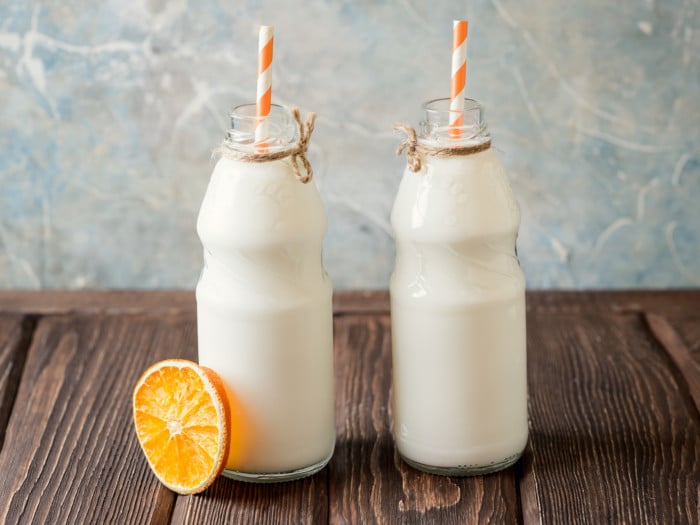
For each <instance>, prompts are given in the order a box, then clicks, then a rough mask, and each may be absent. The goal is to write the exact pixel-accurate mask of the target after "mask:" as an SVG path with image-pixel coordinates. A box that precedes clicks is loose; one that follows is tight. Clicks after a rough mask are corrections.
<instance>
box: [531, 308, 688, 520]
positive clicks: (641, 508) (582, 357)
mask: <svg viewBox="0 0 700 525" xmlns="http://www.w3.org/2000/svg"><path fill="white" fill-rule="evenodd" d="M528 350H529V356H528V357H529V360H528V378H529V389H530V390H529V396H530V399H529V407H530V417H531V426H532V432H531V437H530V454H531V462H532V469H531V472H530V476H529V478H526V480H527V481H528V483H521V485H520V491H521V496H522V498H523V501H529V502H535V503H536V505H537V506H539V510H540V512H541V515H540V519H541V522H542V523H553V524H554V523H635V524H645V523H648V524H657V523H693V522H694V521H695V519H696V518H697V510H698V509H697V503H698V500H697V496H698V494H697V488H698V481H697V473H698V472H699V471H700V420H699V417H698V414H697V412H695V411H694V410H693V409H692V406H689V404H688V403H687V402H686V401H685V400H684V399H683V397H682V395H680V394H679V391H678V389H677V388H676V386H675V380H674V375H673V371H672V370H671V367H670V366H669V361H668V359H667V358H666V356H665V355H664V353H663V350H662V349H661V348H659V347H658V345H657V343H656V342H655V341H654V340H653V339H652V338H651V337H650V335H649V334H648V332H647V331H646V329H645V327H644V324H643V322H642V320H641V318H640V316H637V315H611V314H609V313H608V314H602V313H599V314H582V313H579V314H576V315H568V314H560V315H554V314H546V313H538V312H532V313H531V314H530V315H529V317H528ZM533 490H534V491H536V493H535V494H532V491H533ZM523 516H524V518H526V519H527V518H528V514H527V513H524V514H523ZM538 521H539V520H538ZM529 522H530V520H529V519H528V520H527V521H526V523H529Z"/></svg>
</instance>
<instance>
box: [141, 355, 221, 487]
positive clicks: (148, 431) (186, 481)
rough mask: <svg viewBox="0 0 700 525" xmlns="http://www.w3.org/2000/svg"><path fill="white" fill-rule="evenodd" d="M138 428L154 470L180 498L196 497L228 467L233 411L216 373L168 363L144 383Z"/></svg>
mask: <svg viewBox="0 0 700 525" xmlns="http://www.w3.org/2000/svg"><path fill="white" fill-rule="evenodd" d="M133 412H134V426H135V428H136V435H137V438H138V440H139V444H140V445H141V449H142V450H143V452H144V454H145V455H146V460H147V461H148V465H149V466H150V467H151V470H152V471H153V473H154V474H155V475H156V477H157V478H158V479H159V480H160V482H161V483H163V485H165V486H166V487H168V488H169V489H171V490H173V491H175V492H177V493H179V494H195V493H197V492H201V491H203V490H204V489H206V488H207V487H208V486H209V485H211V484H212V483H213V482H214V480H215V479H216V477H217V476H218V475H219V474H221V471H222V470H223V469H224V466H225V464H226V460H227V457H228V450H229V435H230V433H231V411H230V408H229V402H228V399H227V395H226V389H225V387H224V383H223V381H222V380H221V378H220V377H219V376H218V375H217V374H216V372H214V371H213V370H211V369H209V368H206V367H203V366H199V365H197V364H196V363H193V362H191V361H186V360H184V359H166V360H165V361H161V362H159V363H156V364H154V365H153V366H151V367H150V368H149V369H148V370H146V372H144V374H143V375H142V376H141V378H140V379H139V381H138V383H137V384H136V387H135V388H134V395H133Z"/></svg>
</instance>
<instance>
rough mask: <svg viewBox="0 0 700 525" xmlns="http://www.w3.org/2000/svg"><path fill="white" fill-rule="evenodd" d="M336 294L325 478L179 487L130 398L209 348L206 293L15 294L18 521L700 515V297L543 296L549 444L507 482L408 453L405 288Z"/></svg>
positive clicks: (539, 354) (12, 514) (537, 367)
mask: <svg viewBox="0 0 700 525" xmlns="http://www.w3.org/2000/svg"><path fill="white" fill-rule="evenodd" d="M334 305H335V313H336V315H335V363H336V366H335V370H336V422H337V432H338V441H337V444H336V451H335V454H334V456H333V458H332V460H331V462H330V464H329V465H328V467H327V468H325V469H324V470H323V471H321V472H320V473H318V474H316V475H315V476H313V477H311V478H308V479H305V480H301V481H297V482H289V483H283V484H273V485H256V484H246V483H240V482H234V481H231V480H228V479H224V478H220V479H218V480H217V481H216V482H215V483H214V485H213V486H212V487H211V488H210V489H208V490H207V491H205V492H204V493H203V494H200V495H196V496H177V495H176V494H174V493H172V492H170V491H169V490H167V489H165V488H164V487H162V486H161V485H160V484H159V483H158V482H157V481H156V479H155V478H154V477H153V475H152V474H151V473H150V471H149V469H148V467H147V465H146V462H145V460H144V459H143V457H142V456H141V452H140V450H139V446H138V443H137V441H136V438H135V435H134V432H133V429H132V422H131V391H132V388H133V385H134V384H135V382H136V380H137V379H138V377H139V375H140V374H141V373H142V372H143V370H144V369H145V368H146V367H147V366H148V365H149V364H151V363H153V362H155V361H158V360H160V359H164V358H166V357H185V358H189V359H194V358H196V323H195V320H194V312H195V309H194V298H193V294H192V293H191V292H185V291H183V292H139V291H123V292H16V291H5V292H0V447H1V448H0V523H84V522H89V523H178V524H194V523H313V524H316V523H334V524H335V523H392V524H393V523H445V524H450V523H489V522H490V523H527V524H530V523H546V524H548V523H552V524H559V523H595V524H597V523H634V524H637V523H640V524H642V523H650V524H652V523H653V524H657V523H673V524H675V523H697V522H698V516H700V507H699V497H700V496H699V494H700V413H699V412H698V409H699V407H700V291H669V292H653V291H639V292H530V293H528V379H529V410H530V418H531V422H530V427H531V428H530V430H531V434H530V442H529V445H528V448H527V451H526V454H525V456H524V457H523V459H522V460H521V461H520V462H519V463H518V464H517V465H516V466H514V467H512V468H510V469H507V470H505V471H503V472H501V473H499V474H496V475H490V476H481V477H472V478H453V477H440V476H431V475H428V474H423V473H421V472H418V471H415V470H413V469H411V468H410V467H408V466H406V465H405V464H404V463H402V462H401V460H400V459H399V458H398V456H397V455H396V453H395V451H394V447H393V444H392V440H391V429H390V403H389V399H390V388H391V381H390V374H391V333H390V318H389V301H388V296H387V294H386V292H341V293H339V294H337V295H336V297H335V300H334Z"/></svg>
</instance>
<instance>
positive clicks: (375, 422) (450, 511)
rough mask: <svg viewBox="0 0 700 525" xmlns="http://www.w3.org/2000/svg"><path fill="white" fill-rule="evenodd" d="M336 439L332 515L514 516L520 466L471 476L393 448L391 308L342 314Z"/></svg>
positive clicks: (396, 518) (366, 519) (436, 519)
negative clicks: (431, 469) (407, 457)
mask: <svg viewBox="0 0 700 525" xmlns="http://www.w3.org/2000/svg"><path fill="white" fill-rule="evenodd" d="M335 341H336V343H335V344H336V367H335V369H336V422H337V427H338V442H337V445H336V451H335V454H334V456H333V459H332V460H331V462H330V464H329V467H328V471H329V497H330V522H331V523H440V524H451V523H476V522H489V521H491V522H494V523H516V522H517V521H518V515H519V505H518V500H517V493H516V486H515V477H514V469H508V470H506V471H504V472H502V473H499V474H495V475H491V476H485V477H473V478H455V477H442V476H432V475H429V474H424V473H422V472H419V471H417V470H414V469H412V468H410V467H408V466H407V465H406V464H405V463H403V462H402V461H401V459H400V458H399V457H398V455H397V454H396V453H395V450H394V446H393V442H392V437H391V432H390V414H389V409H388V407H389V397H390V394H389V390H390V385H391V339H390V321H389V316H388V315H371V316H359V315H356V316H348V317H340V318H338V319H336V323H335Z"/></svg>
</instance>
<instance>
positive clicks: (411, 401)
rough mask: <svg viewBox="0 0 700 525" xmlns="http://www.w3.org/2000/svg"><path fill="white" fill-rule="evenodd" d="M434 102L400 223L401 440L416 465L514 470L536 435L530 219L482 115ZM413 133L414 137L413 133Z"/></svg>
mask: <svg viewBox="0 0 700 525" xmlns="http://www.w3.org/2000/svg"><path fill="white" fill-rule="evenodd" d="M449 103H450V101H449V99H439V100H433V101H430V102H427V103H425V104H424V109H425V110H426V121H425V122H423V123H422V126H421V128H420V133H419V136H418V137H417V138H416V136H415V133H414V132H413V130H412V129H411V128H408V127H406V126H402V127H403V128H404V129H405V130H406V131H407V132H408V134H409V138H408V139H407V140H406V142H404V144H403V145H402V148H401V149H400V150H399V151H401V150H402V149H406V148H407V149H408V155H407V156H408V164H409V165H408V167H407V168H406V171H405V173H404V175H403V179H402V180H401V184H400V187H399V190H398V194H397V196H396V201H395V203H394V208H393V210H392V214H391V223H392V226H393V229H394V233H395V237H396V252H397V253H396V266H395V269H394V273H393V275H392V279H391V318H392V338H393V349H392V352H393V353H392V356H393V407H392V408H393V425H394V428H393V432H394V438H395V442H396V446H397V448H398V451H399V453H400V454H401V456H402V457H403V459H404V460H405V461H406V462H407V463H408V464H410V465H412V466H414V467H415V468H418V469H420V470H424V471H427V472H431V473H435V474H445V475H476V474H485V473H489V472H494V471H497V470H500V469H503V468H505V467H507V466H509V465H512V464H513V463H515V462H516V461H517V460H518V458H519V457H520V455H521V454H522V452H523V449H524V448H525V445H526V442H527V435H528V422H527V376H526V362H525V361H526V359H525V358H526V353H525V344H526V342H525V280H524V277H523V273H522V271H521V270H520V266H519V264H518V259H517V255H516V252H515V240H516V236H517V233H518V226H519V223H520V214H519V211H518V207H517V204H516V202H515V198H514V196H513V193H512V191H511V188H510V185H509V182H508V179H507V177H506V174H505V172H504V169H503V166H502V165H501V162H500V161H499V159H498V156H497V155H496V153H495V152H494V151H493V149H492V148H491V147H490V145H491V139H490V136H489V134H488V131H487V129H486V122H485V121H484V115H483V109H482V107H481V106H480V105H479V103H478V102H476V101H474V100H470V99H466V100H465V110H464V126H463V127H461V128H460V129H459V131H458V133H459V135H460V137H459V138H455V137H454V133H455V131H454V130H452V131H451V130H450V128H449V127H448V119H449ZM411 135H412V136H411Z"/></svg>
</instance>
